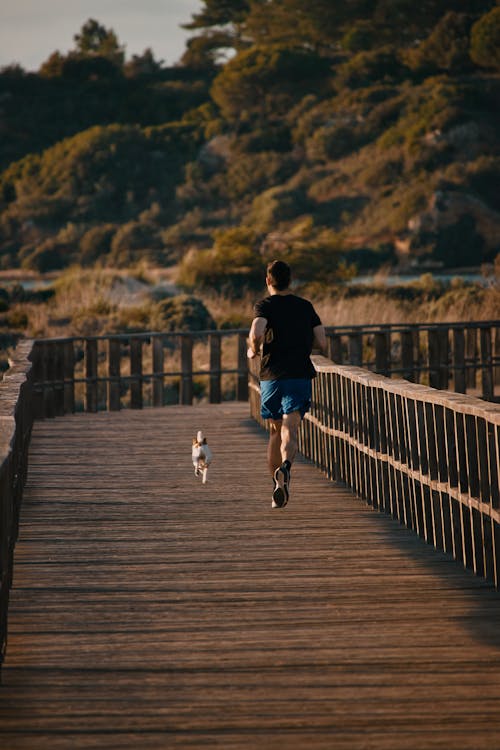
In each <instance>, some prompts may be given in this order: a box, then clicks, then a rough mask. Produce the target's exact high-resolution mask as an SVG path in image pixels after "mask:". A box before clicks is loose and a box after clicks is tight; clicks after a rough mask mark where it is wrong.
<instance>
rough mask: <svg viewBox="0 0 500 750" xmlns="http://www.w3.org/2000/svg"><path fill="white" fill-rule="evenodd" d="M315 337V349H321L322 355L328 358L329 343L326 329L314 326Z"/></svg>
mask: <svg viewBox="0 0 500 750" xmlns="http://www.w3.org/2000/svg"><path fill="white" fill-rule="evenodd" d="M313 335H314V338H313V349H319V350H320V351H321V354H323V355H324V356H326V350H327V341H326V333H325V327H324V326H322V325H320V326H314V328H313Z"/></svg>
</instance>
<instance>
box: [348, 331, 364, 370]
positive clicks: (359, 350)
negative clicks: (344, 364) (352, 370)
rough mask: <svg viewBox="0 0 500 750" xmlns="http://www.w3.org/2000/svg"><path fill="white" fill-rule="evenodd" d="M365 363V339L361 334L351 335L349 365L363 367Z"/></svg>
mask: <svg viewBox="0 0 500 750" xmlns="http://www.w3.org/2000/svg"><path fill="white" fill-rule="evenodd" d="M362 361H363V337H362V334H361V333H358V332H356V333H350V334H349V364H350V365H354V366H355V367H361V364H362Z"/></svg>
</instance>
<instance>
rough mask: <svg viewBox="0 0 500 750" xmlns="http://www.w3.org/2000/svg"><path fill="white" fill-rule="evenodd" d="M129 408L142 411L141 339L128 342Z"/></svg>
mask: <svg viewBox="0 0 500 750" xmlns="http://www.w3.org/2000/svg"><path fill="white" fill-rule="evenodd" d="M130 377H131V381H130V408H131V409H142V339H139V338H131V340H130Z"/></svg>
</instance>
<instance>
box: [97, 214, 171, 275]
mask: <svg viewBox="0 0 500 750" xmlns="http://www.w3.org/2000/svg"><path fill="white" fill-rule="evenodd" d="M160 246H161V245H160V239H159V237H158V233H157V231H156V229H155V227H154V226H153V225H152V224H149V223H146V222H141V221H130V222H128V223H127V224H122V226H121V227H120V228H119V229H118V230H117V231H116V233H115V234H114V235H113V238H112V240H111V252H110V255H109V258H108V263H109V264H110V265H112V266H115V267H117V268H126V267H127V266H130V265H132V264H133V263H135V262H137V260H140V259H143V258H148V257H150V258H151V257H152V255H154V250H158V249H159V248H160Z"/></svg>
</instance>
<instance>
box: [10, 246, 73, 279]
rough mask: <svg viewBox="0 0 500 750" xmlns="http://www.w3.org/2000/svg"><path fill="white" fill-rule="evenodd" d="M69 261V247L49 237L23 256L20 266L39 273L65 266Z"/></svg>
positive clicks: (57, 269)
mask: <svg viewBox="0 0 500 750" xmlns="http://www.w3.org/2000/svg"><path fill="white" fill-rule="evenodd" d="M70 262H71V251H70V249H69V248H67V247H65V246H63V245H60V244H59V243H58V242H57V240H56V239H52V238H49V239H47V240H45V242H42V244H41V245H40V246H39V247H37V248H36V250H34V251H33V252H32V253H31V254H30V255H28V256H27V257H26V258H24V260H23V262H22V266H23V268H28V269H30V270H32V271H38V272H39V273H47V272H49V271H59V270H60V269H61V268H66V267H67V266H68V265H69V263H70Z"/></svg>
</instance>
